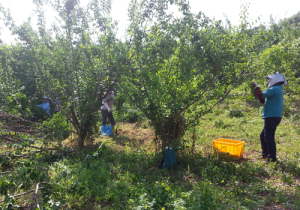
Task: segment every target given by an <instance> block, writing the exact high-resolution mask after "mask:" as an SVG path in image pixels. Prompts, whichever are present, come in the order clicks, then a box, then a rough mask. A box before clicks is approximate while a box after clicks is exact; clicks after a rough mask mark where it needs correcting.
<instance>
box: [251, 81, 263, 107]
mask: <svg viewBox="0 0 300 210" xmlns="http://www.w3.org/2000/svg"><path fill="white" fill-rule="evenodd" d="M252 85H253V87H254V88H255V89H254V96H255V97H256V98H257V99H258V101H259V103H262V104H264V103H265V99H264V98H263V94H262V91H261V90H260V87H258V84H257V82H252Z"/></svg>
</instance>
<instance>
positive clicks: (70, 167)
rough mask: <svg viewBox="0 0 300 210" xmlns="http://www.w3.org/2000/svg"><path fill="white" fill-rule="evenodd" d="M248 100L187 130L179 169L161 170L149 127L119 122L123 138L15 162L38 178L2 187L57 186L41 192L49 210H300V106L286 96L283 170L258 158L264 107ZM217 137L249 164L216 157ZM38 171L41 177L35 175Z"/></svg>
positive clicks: (14, 190) (235, 98) (280, 143)
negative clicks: (238, 145)
mask: <svg viewBox="0 0 300 210" xmlns="http://www.w3.org/2000/svg"><path fill="white" fill-rule="evenodd" d="M241 96H243V95H239V94H237V93H236V94H235V95H234V94H232V95H231V96H230V98H229V99H228V100H227V101H226V102H223V103H222V104H220V105H219V107H218V108H217V109H215V110H214V111H213V112H212V113H210V114H208V115H206V116H205V117H203V118H202V119H201V121H200V124H199V126H197V128H196V137H195V136H194V137H193V135H192V133H193V130H192V128H191V129H190V130H188V131H187V132H186V134H185V136H184V139H185V140H187V145H186V149H185V152H182V153H178V154H177V160H178V163H179V164H178V167H176V168H174V169H172V170H164V169H159V168H158V161H159V160H160V159H161V154H156V153H154V152H153V148H154V147H153V141H152V139H153V137H154V136H153V134H154V132H153V130H152V129H151V128H149V126H145V124H143V125H138V124H126V123H119V130H120V137H98V138H96V141H95V142H94V145H88V146H87V147H86V149H85V150H83V151H81V152H77V153H76V154H74V155H71V156H69V157H65V158H56V159H49V157H51V156H50V155H49V154H48V155H41V156H36V157H35V158H33V159H31V160H24V161H22V160H18V161H15V162H14V165H13V166H11V170H13V169H16V170H19V168H21V167H24V168H26V170H27V169H29V168H31V172H30V170H27V173H25V175H24V174H22V173H21V172H20V171H19V172H18V171H17V172H12V173H10V174H4V175H1V182H2V185H1V186H2V188H1V189H3V186H4V185H3V183H4V182H3V181H4V180H13V181H14V185H12V186H11V187H10V188H9V194H18V193H20V192H23V191H27V190H29V189H34V188H35V184H34V183H37V182H47V183H50V185H49V186H48V185H47V189H43V190H41V191H40V193H41V192H42V193H43V194H44V196H43V197H44V198H43V199H41V197H42V196H41V194H38V195H39V200H40V202H41V203H42V204H43V205H44V206H45V208H46V209H47V208H49V209H50V208H52V209H55V206H56V208H57V209H155V210H156V209H271V208H272V207H273V208H275V207H276V208H277V209H300V154H299V153H300V152H299V148H300V141H299V139H300V129H299V114H298V113H299V110H298V107H297V104H295V100H294V99H289V98H288V97H286V102H285V106H286V107H290V108H285V114H286V116H285V117H284V118H283V120H282V122H281V124H280V125H279V127H278V129H277V132H276V143H277V153H278V157H279V160H280V164H279V165H276V164H272V163H270V164H265V163H264V162H263V161H262V160H258V159H257V157H258V156H260V152H261V149H260V140H259V134H260V131H261V129H262V127H263V121H262V119H261V118H260V114H261V110H262V108H261V106H260V105H259V104H258V103H257V102H255V101H250V100H246V99H243V97H241ZM193 138H195V148H194V151H193V149H192V148H191V146H192V143H191V142H192V141H193ZM218 138H230V139H236V140H242V141H245V149H244V159H242V160H226V159H218V158H215V157H214V156H213V155H212V154H211V152H212V141H213V140H214V139H218ZM101 143H103V145H102V146H101V148H99V146H100V144H101ZM192 151H193V152H192ZM10 161H13V160H10ZM33 171H36V173H37V176H33V175H31V176H30V173H33ZM24 180H25V181H24ZM26 180H27V181H26ZM21 183H23V184H24V183H25V184H26V187H22V186H21V187H20V186H19V185H20V184H21ZM10 201H11V202H12V201H13V200H10ZM14 202H15V203H13V204H12V205H16V204H20V205H25V204H27V205H31V204H33V203H34V200H33V198H32V196H31V197H30V196H29V197H25V198H20V199H18V200H15V201H14ZM5 205H6V206H7V203H4V204H2V208H5Z"/></svg>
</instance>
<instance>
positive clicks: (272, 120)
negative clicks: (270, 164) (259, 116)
mask: <svg viewBox="0 0 300 210" xmlns="http://www.w3.org/2000/svg"><path fill="white" fill-rule="evenodd" d="M280 121H281V118H280V117H267V118H265V124H264V128H263V129H262V131H261V133H260V142H261V150H262V156H268V159H271V160H272V161H276V160H277V159H276V143H275V131H276V128H277V126H278V125H279V123H280Z"/></svg>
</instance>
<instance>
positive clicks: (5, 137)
mask: <svg viewBox="0 0 300 210" xmlns="http://www.w3.org/2000/svg"><path fill="white" fill-rule="evenodd" d="M1 138H3V139H4V141H5V140H7V141H10V142H14V143H20V142H19V141H16V140H14V139H11V138H9V137H7V136H3V135H0V139H1ZM27 147H31V148H35V149H41V147H36V146H31V145H27ZM43 150H58V149H55V148H46V149H43Z"/></svg>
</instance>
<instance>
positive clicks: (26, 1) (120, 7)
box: [0, 0, 300, 43]
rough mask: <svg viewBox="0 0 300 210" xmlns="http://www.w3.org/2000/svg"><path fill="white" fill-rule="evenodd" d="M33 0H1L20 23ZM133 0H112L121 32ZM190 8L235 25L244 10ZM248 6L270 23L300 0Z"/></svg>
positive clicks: (213, 0) (199, 3)
mask: <svg viewBox="0 0 300 210" xmlns="http://www.w3.org/2000/svg"><path fill="white" fill-rule="evenodd" d="M32 1H33V0H1V1H0V4H2V5H3V6H4V7H6V8H10V10H11V12H12V16H13V18H14V20H15V21H16V23H17V24H21V23H22V22H24V21H26V20H27V18H28V17H29V16H30V15H31V14H32V10H33V9H34V4H33V3H32ZM81 2H82V3H83V4H86V3H87V2H88V0H81ZM129 2H130V0H112V17H113V19H115V20H117V21H118V22H119V30H120V32H119V36H122V34H123V31H124V30H125V28H126V26H127V24H128V21H127V8H128V5H129ZM189 2H190V5H191V9H192V11H193V12H194V13H198V12H199V11H202V12H204V13H205V14H206V15H207V16H209V17H211V18H212V17H215V19H223V20H224V14H225V15H226V16H227V17H228V18H229V20H230V21H231V23H232V24H233V25H237V24H238V23H239V13H240V11H241V9H240V6H241V3H242V2H245V1H241V0H210V1H208V0H189ZM247 2H250V6H249V10H248V12H249V18H250V19H252V20H255V19H257V18H258V17H260V20H261V21H262V22H265V23H267V22H268V21H269V20H270V15H272V16H273V17H274V18H275V20H279V19H283V18H285V17H290V16H292V15H294V14H296V13H297V12H298V11H300V1H299V0H284V1H279V0H277V1H276V0H275V1H274V0H248V1H247ZM48 15H49V19H51V16H53V13H51V11H49V12H48ZM0 33H1V38H2V40H3V41H5V42H6V43H10V42H13V40H14V38H13V37H11V36H10V34H9V32H8V31H7V30H5V29H4V27H3V26H2V28H1V29H0Z"/></svg>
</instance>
